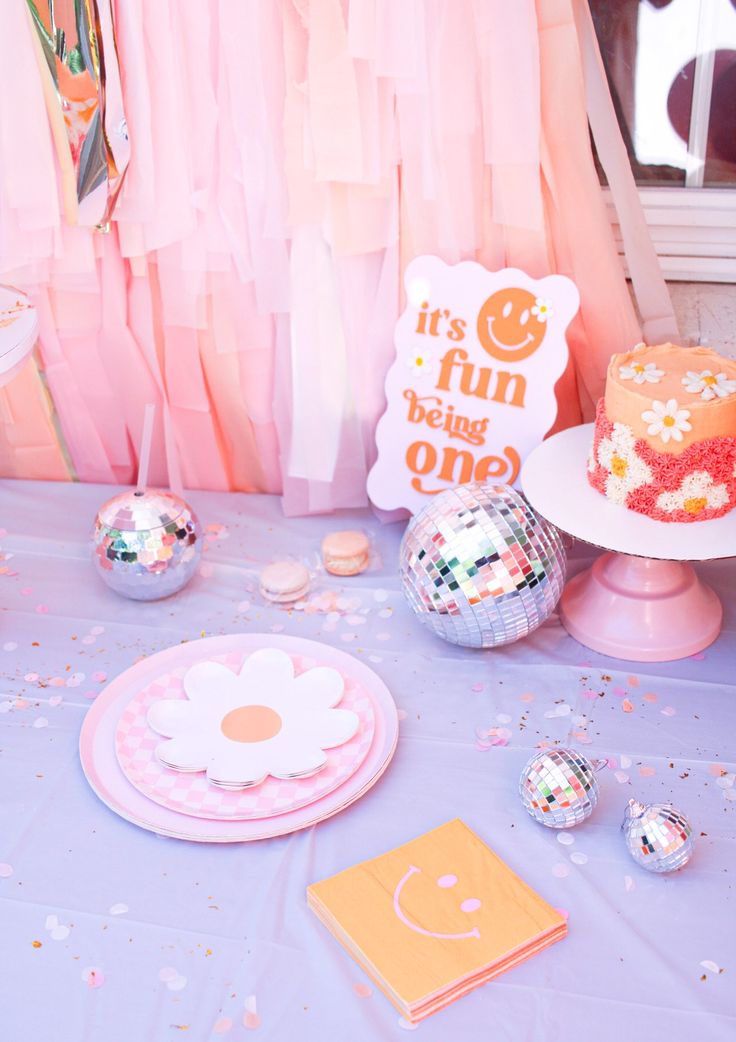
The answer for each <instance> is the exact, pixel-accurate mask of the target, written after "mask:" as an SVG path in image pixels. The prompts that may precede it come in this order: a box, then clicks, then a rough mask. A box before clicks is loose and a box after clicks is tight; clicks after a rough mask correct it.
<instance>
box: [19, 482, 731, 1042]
mask: <svg viewBox="0 0 736 1042" xmlns="http://www.w3.org/2000/svg"><path fill="white" fill-rule="evenodd" d="M109 495H110V490H109V489H105V488H102V487H99V486H98V487H95V486H89V485H87V486H80V485H52V484H43V483H21V482H11V481H6V482H2V483H0V526H1V527H2V535H1V536H0V547H1V550H2V555H3V556H2V560H0V609H1V610H0V676H1V685H0V793H1V798H0V925H1V926H2V930H1V932H0V938H1V940H0V1039H2V1042H179V1040H187V1039H188V1040H191V1042H210V1040H212V1042H214V1040H216V1039H221V1038H223V1039H227V1040H232V1042H238V1040H241V1042H242V1040H245V1039H251V1038H253V1039H255V1038H261V1039H264V1040H266V1039H267V1040H274V1039H275V1040H289V1042H291V1040H296V1039H298V1040H300V1042H311V1040H329V1042H333V1040H335V1042H336V1040H342V1039H349V1040H350V1042H361V1040H364V1039H366V1040H368V1039H380V1040H389V1039H392V1038H397V1039H398V1038H401V1037H402V1036H403V1035H404V1033H405V1032H406V1031H407V1030H409V1026H408V1025H406V1024H403V1023H402V1022H401V1021H400V1019H399V1016H398V1013H397V1012H396V1011H395V1010H394V1009H393V1007H392V1006H391V1005H390V1004H389V1002H388V1001H387V1000H386V999H385V998H384V997H383V996H382V995H381V994H380V992H379V991H378V989H377V988H375V987H371V986H370V982H369V981H368V980H367V978H366V977H365V976H364V974H363V973H362V971H361V970H360V969H358V967H357V966H356V965H355V964H354V963H353V962H352V960H351V959H350V958H349V957H348V956H347V955H346V954H345V953H344V952H343V950H342V949H341V948H340V947H339V945H338V944H337V943H336V942H335V941H334V940H333V939H332V938H331V937H330V936H329V935H328V933H327V932H326V930H325V929H324V928H323V927H322V926H321V925H320V924H319V923H318V922H317V921H316V919H315V917H314V916H313V915H312V914H311V913H310V912H309V911H308V909H307V905H306V901H305V887H306V886H307V884H308V883H309V882H311V881H313V880H316V879H320V878H322V877H324V876H326V875H329V874H331V873H333V872H336V871H338V870H339V869H341V868H344V867H346V866H348V865H350V864H352V863H354V862H355V861H358V860H362V859H364V858H369V857H372V856H374V855H376V854H378V853H381V852H383V851H385V850H387V849H389V848H391V847H393V846H395V845H397V844H400V843H402V842H404V841H406V840H408V839H410V838H412V837H413V836H415V835H418V834H419V833H421V832H423V831H425V830H427V829H429V828H432V827H433V826H435V825H438V824H440V823H441V822H443V821H446V820H448V819H450V818H453V817H461V818H463V819H464V820H465V821H466V822H467V823H468V824H469V825H470V826H471V827H472V828H473V829H475V830H476V831H477V832H478V833H479V834H480V835H481V836H482V837H483V838H484V839H485V840H486V841H487V842H488V843H489V844H490V845H491V846H492V847H493V848H494V849H495V850H496V851H497V852H498V853H499V854H500V855H501V856H502V857H503V858H504V859H505V860H506V861H507V862H508V863H509V864H510V865H511V867H512V868H514V869H515V870H516V871H517V872H519V873H520V874H521V875H522V876H523V877H524V878H525V879H526V880H527V881H528V882H529V883H530V884H531V885H532V886H533V887H535V888H536V889H537V890H538V891H539V892H540V893H541V894H542V895H543V896H544V897H545V898H547V900H549V901H550V902H551V903H552V904H553V905H555V906H556V907H560V908H563V909H565V910H566V911H567V912H568V913H569V926H570V932H569V936H568V938H567V939H566V940H565V941H563V942H562V943H560V944H558V945H556V946H554V947H553V948H552V949H550V950H549V951H547V952H544V953H542V954H541V955H538V956H536V957H535V958H533V959H531V960H530V961H528V962H527V963H526V964H524V965H522V966H520V967H517V968H516V969H514V970H512V971H510V972H508V973H506V974H504V975H503V976H501V977H500V978H498V979H497V980H496V981H494V982H492V983H491V984H489V985H486V986H485V987H483V988H481V989H480V990H478V991H476V992H474V993H473V994H471V995H469V996H467V997H465V998H463V999H461V1000H460V1001H459V1002H457V1003H455V1004H454V1005H453V1006H452V1007H450V1008H449V1009H447V1010H445V1011H443V1012H441V1013H440V1014H438V1015H436V1016H435V1017H432V1018H430V1019H429V1020H427V1021H425V1022H424V1023H423V1024H421V1025H420V1026H419V1027H418V1028H417V1029H416V1030H417V1032H418V1035H417V1037H418V1038H421V1039H423V1040H424V1042H447V1040H449V1039H462V1040H475V1039H478V1040H481V1039H482V1040H484V1042H506V1040H508V1042H524V1040H534V1042H558V1040H562V1039H568V1038H569V1039H581V1038H591V1039H595V1040H596V1042H609V1040H610V1042H614V1040H616V1042H622V1040H629V1039H631V1040H633V1042H645V1040H646V1042H665V1040H667V1042H690V1040H694V1039H698V1040H703V1042H706V1040H707V1042H727V1040H728V1042H733V1039H734V1038H736V987H735V986H734V978H735V976H736V940H735V937H736V931H735V930H734V922H735V916H734V889H733V884H734V849H735V846H734V823H735V821H736V787H735V786H734V771H735V770H736V766H735V765H734V756H735V754H734V734H735V733H736V691H735V690H734V677H735V675H736V632H735V630H736V562H721V563H711V564H708V565H704V566H702V567H701V568H700V569H699V570H700V571H701V574H703V575H704V576H705V577H706V578H707V579H708V581H709V582H710V583H711V584H712V585H713V587H714V588H715V589H716V590H717V592H718V593H719V595H720V596H721V597H722V599H723V602H724V606H725V622H724V630H723V633H722V635H721V637H720V638H719V640H718V641H717V643H716V644H715V645H714V646H713V647H711V648H709V649H708V650H707V651H705V652H704V653H703V654H701V655H698V656H694V657H693V658H691V659H687V660H684V661H682V662H675V663H669V664H651V665H641V664H631V663H626V662H621V661H616V660H612V659H607V658H605V657H603V656H599V655H596V654H595V653H593V652H590V651H588V650H587V649H585V648H583V647H581V645H579V644H577V643H576V642H575V641H574V640H573V639H572V638H570V637H569V636H567V634H566V633H565V631H564V630H563V629H562V627H561V625H560V623H559V621H558V620H557V618H556V617H553V618H552V619H550V620H549V621H548V622H547V624H546V625H544V626H543V627H542V628H541V629H540V630H539V631H538V632H537V633H535V634H534V635H533V636H532V637H531V638H530V639H528V640H526V641H524V642H521V643H518V644H516V645H513V646H511V647H506V648H502V649H499V650H496V651H491V652H482V653H478V652H472V651H463V650H462V649H457V648H454V647H451V646H449V645H446V644H444V643H442V642H441V641H439V640H437V639H436V638H434V637H432V636H431V635H430V634H429V633H427V632H425V631H424V630H423V628H422V627H421V626H420V625H419V623H418V622H417V621H415V619H414V618H413V616H412V614H411V612H410V611H409V609H408V607H407V606H406V604H405V602H404V599H403V597H402V595H401V592H400V590H399V587H398V583H397V578H396V559H397V550H398V545H399V539H400V536H401V530H402V529H401V526H400V525H390V526H385V527H382V526H381V525H380V524H379V523H378V522H377V521H376V520H375V519H374V518H373V517H372V516H371V515H370V514H368V513H367V512H366V513H359V512H356V513H353V514H346V515H344V516H342V517H339V518H337V517H333V518H310V519H302V520H285V519H284V517H283V516H282V513H281V510H280V506H279V503H278V500H276V499H273V498H268V497H261V496H245V495H220V494H214V493H192V495H191V497H190V499H191V502H192V503H193V505H194V506H195V508H196V509H197V510H198V512H199V514H200V517H201V519H202V522H203V524H204V525H205V526H209V528H208V534H207V547H206V550H205V553H204V556H203V560H202V565H201V568H200V573H199V574H198V575H197V576H196V577H195V579H194V580H193V582H192V583H191V584H190V586H189V587H188V588H187V589H186V590H184V591H183V592H182V593H181V594H180V595H178V596H177V597H175V598H172V599H170V600H167V601H162V602H159V603H154V604H139V603H134V602H130V601H125V600H121V599H119V598H118V597H117V596H115V595H114V594H113V593H111V592H110V591H108V590H107V589H106V588H105V587H104V586H103V585H102V583H101V582H100V581H99V579H98V578H97V576H96V575H95V574H94V571H93V569H92V567H91V565H90V563H89V559H88V538H89V532H90V528H91V524H92V520H93V517H94V514H95V510H96V508H97V507H98V506H99V505H100V503H101V502H102V501H103V500H104V499H106V498H107V497H108V496H109ZM346 525H350V526H356V525H357V526H360V527H363V528H365V529H368V530H370V531H371V533H372V534H373V537H374V539H375V546H376V551H377V558H378V560H377V562H376V563H375V565H374V567H373V568H372V569H371V571H369V572H367V573H365V574H364V575H362V576H360V577H357V578H354V579H350V580H344V581H341V580H338V579H335V578H331V577H328V576H321V577H320V578H319V579H318V581H317V586H316V589H317V590H333V591H335V590H341V591H342V599H341V600H340V601H339V603H338V605H337V608H336V610H334V611H333V612H332V613H329V614H327V613H325V612H319V611H316V612H313V613H311V614H310V613H307V612H305V611H292V612H286V611H284V610H282V609H279V608H275V607H270V606H266V605H265V604H264V603H263V602H262V601H261V600H260V598H259V596H258V593H257V574H258V569H259V567H260V566H261V565H262V564H264V563H265V562H267V561H269V560H271V559H273V558H274V557H276V556H279V555H282V554H285V553H288V554H295V555H297V556H300V557H302V558H304V559H305V560H308V561H310V562H314V563H316V562H317V560H318V558H317V551H318V548H319V543H320V540H321V537H322V536H323V534H324V533H325V532H326V531H327V530H330V529H333V528H336V527H345V526H346ZM592 554H593V551H591V550H590V549H589V548H588V547H585V546H577V547H575V548H574V549H573V551H572V554H571V571H573V572H574V571H577V570H578V569H579V568H581V567H583V566H584V565H585V564H586V563H588V562H589V560H590V559H591V556H592ZM244 631H245V632H259V631H260V632H284V633H289V634H293V635H298V636H304V637H310V638H312V639H316V640H322V641H325V642H327V643H331V644H335V645H336V646H338V647H340V648H343V649H345V650H348V651H350V652H352V653H353V654H354V655H356V656H357V657H358V658H360V659H362V660H363V661H366V662H368V664H369V665H371V667H372V668H373V669H374V670H375V671H376V672H377V673H378V674H380V676H381V677H382V678H383V679H384V680H385V682H386V683H387V685H388V686H389V688H390V689H391V691H392V692H393V695H394V698H395V700H396V702H397V704H398V706H399V708H400V710H401V712H400V715H401V718H402V719H401V734H400V739H399V744H398V749H397V752H396V755H395V758H394V760H393V762H392V764H391V766H390V767H389V769H388V771H387V773H386V774H385V775H384V777H383V779H382V780H381V781H380V782H379V783H378V784H377V785H376V786H375V788H374V789H372V790H371V791H370V792H369V793H368V794H367V795H366V796H365V797H364V798H363V799H362V800H360V801H359V802H358V803H357V804H355V805H354V806H353V807H351V808H349V809H348V810H346V811H345V812H344V813H342V814H339V815H338V816H336V817H334V818H332V819H331V820H329V821H326V822H323V823H322V824H321V825H318V826H316V827H313V828H310V829H307V830H305V831H302V832H298V833H294V834H292V835H290V836H286V837H283V838H278V839H273V840H269V841H262V842H258V843H252V844H240V845H238V844H236V845H231V846H214V845H197V844H192V843H185V842H182V841H178V840H172V839H165V838H161V837H158V836H156V835H153V834H151V833H148V832H145V831H143V830H141V829H139V828H137V827H135V826H134V825H131V824H128V823H127V822H126V821H123V820H122V819H120V818H118V817H116V815H115V814H113V813H112V812H111V811H110V810H108V809H107V807H105V806H104V805H103V804H102V803H101V802H100V801H99V800H98V799H97V797H96V796H95V795H94V793H93V792H92V791H91V790H90V789H89V787H88V786H87V783H86V781H85V778H84V775H83V774H82V770H81V768H80V764H79V758H78V752H77V740H78V735H79V729H80V725H81V723H82V720H83V719H84V715H85V713H86V711H87V710H88V708H89V706H90V705H91V702H92V699H93V698H94V697H95V694H96V693H97V692H99V691H100V690H102V688H103V687H104V683H105V678H112V677H114V676H115V675H116V674H118V673H120V672H121V671H122V670H124V669H126V668H127V667H128V666H130V665H131V664H132V663H134V662H135V661H136V659H138V658H139V656H141V655H150V654H152V653H153V652H156V651H159V650H161V649H163V648H166V647H169V646H170V645H172V644H175V643H177V642H179V641H182V640H192V639H195V638H197V637H199V636H202V635H205V634H206V635H208V636H209V635H214V634H222V633H237V632H244ZM494 729H495V733H492V734H490V735H488V734H487V733H486V732H488V731H492V730H494ZM479 733H480V734H481V737H482V740H481V741H480V742H479V741H478V734H479ZM543 739H550V740H554V741H558V740H559V741H563V742H565V743H569V744H572V745H575V746H578V747H579V748H581V749H583V750H584V751H585V752H586V753H587V754H588V755H591V756H607V757H610V758H612V760H613V763H614V766H613V767H612V769H611V770H609V771H608V772H606V774H605V776H604V777H602V779H601V781H602V796H601V801H600V803H599V806H598V809H597V810H596V813H595V815H594V816H593V817H592V818H591V819H590V820H589V821H588V822H586V823H585V824H584V825H582V826H581V827H579V828H577V829H575V830H573V831H572V832H570V833H569V839H571V840H573V842H572V843H571V844H569V845H565V844H563V843H561V842H560V839H561V838H562V837H561V836H560V835H559V834H558V833H556V832H554V831H552V830H548V829H544V828H542V827H540V826H538V825H536V824H535V823H534V822H533V821H532V820H531V819H530V818H528V817H527V816H526V815H525V813H524V811H523V809H522V807H521V805H520V802H519V799H518V797H517V792H516V789H517V779H518V775H519V771H520V769H521V767H522V765H523V763H524V762H525V760H526V759H527V757H528V756H529V753H530V750H531V749H533V748H534V746H535V745H536V744H537V743H538V742H540V741H542V740H543ZM493 742H495V743H497V744H492V743H493ZM111 755H112V751H111ZM631 796H636V797H638V798H639V799H643V800H645V801H655V800H668V801H672V802H674V803H675V805H676V806H678V807H680V808H681V809H682V810H683V811H684V812H685V813H687V814H688V815H689V816H690V817H691V820H692V822H693V825H694V831H695V834H696V836H697V851H696V855H695V858H694V860H693V862H692V863H691V865H690V866H688V867H687V868H686V869H685V870H684V871H683V872H681V873H679V874H677V875H675V876H671V877H658V876H654V875H650V874H649V873H646V872H644V871H643V870H641V869H640V868H638V866H637V865H636V864H634V863H633V861H631V860H630V858H629V855H628V854H627V852H626V850H625V848H624V846H623V843H622V840H621V836H620V833H619V825H620V822H621V819H622V816H623V811H624V807H625V804H626V801H627V800H628V799H629V798H630V797H631Z"/></svg>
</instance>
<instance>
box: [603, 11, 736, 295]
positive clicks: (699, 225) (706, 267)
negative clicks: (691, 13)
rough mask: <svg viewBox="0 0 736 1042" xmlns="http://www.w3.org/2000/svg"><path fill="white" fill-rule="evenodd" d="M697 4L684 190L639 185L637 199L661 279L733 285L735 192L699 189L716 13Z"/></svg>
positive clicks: (618, 239) (608, 195) (620, 246)
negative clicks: (729, 283) (728, 283)
mask: <svg viewBox="0 0 736 1042" xmlns="http://www.w3.org/2000/svg"><path fill="white" fill-rule="evenodd" d="M696 2H698V3H699V9H698V33H697V42H696V47H695V51H696V59H695V75H694V82H693V99H692V104H691V109H690V134H689V139H688V153H689V155H690V156H691V157H692V159H693V160H694V162H693V164H692V165H691V166H690V167H689V169H688V170H687V171H686V175H685V187H675V186H667V187H647V186H645V185H640V186H639V198H640V200H641V203H642V206H643V208H644V213H645V215H646V219H647V224H648V225H649V231H650V233H651V236H652V241H653V242H654V246H655V249H656V251H657V255H658V257H659V260H660V264H661V266H662V271H663V272H664V276H665V278H666V279H670V280H673V281H687V282H736V189H732V188H703V179H704V172H705V152H706V144H707V140H708V121H709V118H710V103H711V94H712V90H713V73H714V54H715V51H716V50H717V48H718V44H719V18H718V10H719V9H718V7H717V5H716V4H715V3H714V2H713V0H696ZM604 195H605V198H606V204H607V206H608V209H609V213H610V216H611V224H612V226H613V231H614V235H615V237H616V243H617V246H618V250H619V253H620V254H621V256H622V258H623V243H622V240H621V231H620V229H619V226H618V221H617V218H616V211H615V208H614V207H613V204H612V201H611V193H610V191H609V190H608V189H607V188H606V189H604ZM623 259H624V265H625V258H623ZM627 274H628V272H627Z"/></svg>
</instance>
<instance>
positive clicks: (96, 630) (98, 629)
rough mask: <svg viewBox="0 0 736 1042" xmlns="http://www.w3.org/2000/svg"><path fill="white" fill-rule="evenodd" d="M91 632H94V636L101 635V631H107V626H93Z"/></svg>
mask: <svg viewBox="0 0 736 1042" xmlns="http://www.w3.org/2000/svg"><path fill="white" fill-rule="evenodd" d="M89 632H90V633H91V634H92V636H93V637H99V636H100V634H101V633H104V632H105V627H104V626H93V627H92V629H91V630H90V631H89Z"/></svg>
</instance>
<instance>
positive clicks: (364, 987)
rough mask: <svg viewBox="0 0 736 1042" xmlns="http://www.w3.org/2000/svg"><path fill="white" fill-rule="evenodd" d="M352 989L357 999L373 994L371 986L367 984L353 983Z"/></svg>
mask: <svg viewBox="0 0 736 1042" xmlns="http://www.w3.org/2000/svg"><path fill="white" fill-rule="evenodd" d="M353 991H354V992H355V994H356V995H357V996H358V998H359V999H367V998H369V997H370V996H371V995H372V994H373V988H371V986H370V985H369V984H353Z"/></svg>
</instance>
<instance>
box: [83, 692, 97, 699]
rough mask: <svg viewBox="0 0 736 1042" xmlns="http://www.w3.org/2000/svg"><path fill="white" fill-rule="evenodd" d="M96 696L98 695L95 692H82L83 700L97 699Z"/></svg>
mask: <svg viewBox="0 0 736 1042" xmlns="http://www.w3.org/2000/svg"><path fill="white" fill-rule="evenodd" d="M97 694H98V692H97V691H85V692H84V697H85V698H97Z"/></svg>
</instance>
